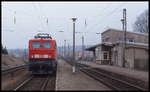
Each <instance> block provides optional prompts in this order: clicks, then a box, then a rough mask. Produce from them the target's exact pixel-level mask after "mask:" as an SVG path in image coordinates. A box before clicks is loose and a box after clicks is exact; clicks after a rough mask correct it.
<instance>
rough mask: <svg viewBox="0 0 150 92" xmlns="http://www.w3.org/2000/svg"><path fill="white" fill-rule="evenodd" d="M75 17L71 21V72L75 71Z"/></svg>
mask: <svg viewBox="0 0 150 92" xmlns="http://www.w3.org/2000/svg"><path fill="white" fill-rule="evenodd" d="M76 19H77V18H72V21H73V67H72V72H75V22H76Z"/></svg>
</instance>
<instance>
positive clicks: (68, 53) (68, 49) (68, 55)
mask: <svg viewBox="0 0 150 92" xmlns="http://www.w3.org/2000/svg"><path fill="white" fill-rule="evenodd" d="M68 57H70V47H69V43H68Z"/></svg>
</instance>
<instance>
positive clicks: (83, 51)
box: [82, 36, 84, 59]
mask: <svg viewBox="0 0 150 92" xmlns="http://www.w3.org/2000/svg"><path fill="white" fill-rule="evenodd" d="M82 59H84V36H82Z"/></svg>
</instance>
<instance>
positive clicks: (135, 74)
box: [78, 61, 149, 83]
mask: <svg viewBox="0 0 150 92" xmlns="http://www.w3.org/2000/svg"><path fill="white" fill-rule="evenodd" d="M78 63H81V64H85V65H89V66H91V67H94V68H100V69H103V70H106V71H109V72H112V73H116V74H120V75H123V76H128V77H131V78H135V79H139V80H142V81H144V82H146V83H148V82H149V73H148V72H146V71H138V70H133V69H129V68H122V67H118V66H112V65H101V64H98V63H95V62H86V61H78Z"/></svg>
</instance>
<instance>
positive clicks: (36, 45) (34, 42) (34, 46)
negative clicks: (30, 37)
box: [32, 41, 40, 49]
mask: <svg viewBox="0 0 150 92" xmlns="http://www.w3.org/2000/svg"><path fill="white" fill-rule="evenodd" d="M32 48H34V49H38V48H40V41H32Z"/></svg>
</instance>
